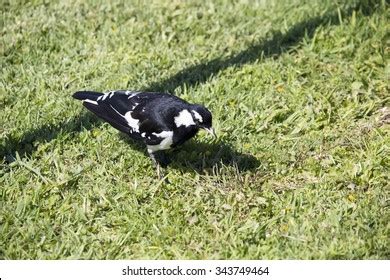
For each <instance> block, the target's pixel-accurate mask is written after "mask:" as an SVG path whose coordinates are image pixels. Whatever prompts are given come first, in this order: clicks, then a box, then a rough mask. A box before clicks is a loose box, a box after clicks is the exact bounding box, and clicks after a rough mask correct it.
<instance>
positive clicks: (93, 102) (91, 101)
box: [83, 99, 98, 105]
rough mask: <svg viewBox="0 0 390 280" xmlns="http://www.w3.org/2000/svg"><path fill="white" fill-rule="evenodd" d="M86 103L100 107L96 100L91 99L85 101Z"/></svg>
mask: <svg viewBox="0 0 390 280" xmlns="http://www.w3.org/2000/svg"><path fill="white" fill-rule="evenodd" d="M83 101H84V102H88V103H92V104H95V105H98V103H97V102H96V101H94V100H91V99H84V100H83Z"/></svg>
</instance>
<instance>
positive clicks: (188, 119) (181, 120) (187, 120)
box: [174, 110, 195, 127]
mask: <svg viewBox="0 0 390 280" xmlns="http://www.w3.org/2000/svg"><path fill="white" fill-rule="evenodd" d="M174 120H175V124H176V127H180V126H182V125H184V126H185V127H187V126H190V125H195V122H194V119H193V118H192V115H191V113H190V112H188V110H183V111H181V112H180V113H179V115H178V116H176V117H175V118H174Z"/></svg>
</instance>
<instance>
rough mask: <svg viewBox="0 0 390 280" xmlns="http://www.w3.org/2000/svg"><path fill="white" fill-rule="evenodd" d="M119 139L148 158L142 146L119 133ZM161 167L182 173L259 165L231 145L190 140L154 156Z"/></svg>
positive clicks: (256, 160)
mask: <svg viewBox="0 0 390 280" xmlns="http://www.w3.org/2000/svg"><path fill="white" fill-rule="evenodd" d="M119 138H120V139H121V140H122V141H124V142H125V143H126V144H127V145H128V146H129V149H134V150H138V151H140V152H142V153H144V155H145V156H146V157H149V156H148V154H147V152H146V147H145V145H144V144H142V143H140V142H137V141H134V140H133V139H131V138H130V137H129V136H127V135H126V134H124V133H119ZM156 157H157V159H158V160H159V162H160V163H161V165H162V166H163V167H167V165H169V167H170V168H174V169H179V170H182V171H184V172H192V171H196V172H198V173H201V174H202V173H203V171H204V170H212V169H213V168H215V167H221V165H225V166H233V167H235V168H237V169H238V171H240V172H241V171H247V170H254V169H256V168H257V167H259V165H260V161H259V160H258V159H257V158H255V157H254V156H252V155H250V154H244V153H240V152H238V151H237V150H235V149H234V148H233V147H232V146H231V145H229V144H228V143H225V142H223V141H220V140H216V141H213V142H211V143H205V142H199V141H197V140H196V139H191V140H189V141H187V142H186V143H184V144H183V145H181V146H179V147H177V148H175V149H172V150H169V151H163V152H160V153H159V154H158V155H156Z"/></svg>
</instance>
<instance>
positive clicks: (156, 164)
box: [148, 149, 163, 180]
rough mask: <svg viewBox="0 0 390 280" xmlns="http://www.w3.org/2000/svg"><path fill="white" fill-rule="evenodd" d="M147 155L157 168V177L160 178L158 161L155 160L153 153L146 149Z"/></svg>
mask: <svg viewBox="0 0 390 280" xmlns="http://www.w3.org/2000/svg"><path fill="white" fill-rule="evenodd" d="M148 153H149V157H150V158H151V159H152V161H153V164H154V166H155V167H156V169H157V177H158V178H159V179H160V180H161V179H162V177H163V176H161V172H160V163H159V162H158V161H157V159H156V156H155V154H154V153H153V152H152V151H151V150H149V149H148Z"/></svg>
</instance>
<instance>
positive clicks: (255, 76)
mask: <svg viewBox="0 0 390 280" xmlns="http://www.w3.org/2000/svg"><path fill="white" fill-rule="evenodd" d="M98 2H99V1H81V0H79V1H78V0H74V1H49V2H48V1H31V2H25V1H9V2H7V1H6V2H5V3H3V4H2V7H1V9H2V22H1V23H2V24H1V48H0V51H1V64H2V67H1V70H0V71H1V76H0V79H1V80H0V81H1V82H0V93H1V94H0V101H1V102H0V106H1V110H0V119H1V127H0V135H1V142H0V153H1V156H0V160H1V170H0V185H1V188H0V221H1V222H0V223H1V224H0V258H1V259H139V258H140V259H258V258H261V259H285V258H287V259H388V258H389V257H390V250H389V248H390V246H389V245H390V244H389V236H390V234H389V232H390V225H389V217H390V216H389V190H390V185H389V182H390V178H389V175H390V171H389V170H390V147H389V144H390V133H389V132H390V129H389V122H390V98H389V77H390V64H389V50H390V48H389V40H390V39H389V33H388V31H389V28H390V24H389V14H390V13H389V6H388V4H387V1H384V0H380V1H379V0H378V1H369V0H362V1H357V0H355V1H322V0H316V1H314V0H313V1H303V0H302V1H298V0H294V1H290V0H283V1H266V0H264V1H260V0H259V1H257V2H256V3H254V2H252V1H234V3H231V2H230V1H225V0H218V1H213V2H212V3H211V2H210V3H205V2H203V1H179V0H177V1H165V0H159V1H157V0H156V1H151V2H150V1H145V2H143V1H133V2H132V3H130V2H124V1H110V3H107V1H102V3H98ZM232 2H233V1H232ZM82 89H92V90H97V91H107V90H110V89H136V90H142V89H144V90H146V89H147V90H154V91H158V90H161V91H169V92H171V93H174V94H176V95H178V96H180V97H182V98H184V99H186V100H188V101H191V102H197V103H203V104H205V105H206V106H207V107H208V108H209V109H210V110H211V111H212V112H213V115H214V119H215V121H214V122H215V128H216V130H217V133H218V134H219V138H218V140H217V141H214V142H213V141H212V140H211V139H210V138H208V137H207V136H206V135H205V134H204V133H200V134H199V135H198V136H197V137H196V138H195V139H194V140H193V141H190V142H188V143H186V144H185V145H184V146H183V147H182V148H181V149H179V150H178V151H176V152H173V153H171V154H170V157H171V158H172V159H173V163H172V164H171V165H170V166H169V167H168V169H167V173H168V175H167V176H168V179H169V181H170V182H169V183H166V182H164V181H158V180H157V179H156V178H155V171H154V168H153V167H152V165H151V162H150V159H149V158H148V157H147V156H146V155H145V151H144V149H142V147H141V148H140V147H138V146H136V147H135V148H134V145H133V144H132V143H129V141H128V140H125V138H124V137H123V136H122V135H120V134H118V133H117V132H116V131H115V129H113V128H111V127H110V126H108V125H107V124H103V123H101V122H100V121H99V120H97V119H96V118H95V117H94V116H92V115H91V114H90V113H88V112H86V110H85V109H84V108H82V106H81V104H80V103H79V102H76V101H75V100H73V99H72V98H71V94H72V93H73V92H75V91H77V90H82Z"/></svg>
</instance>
